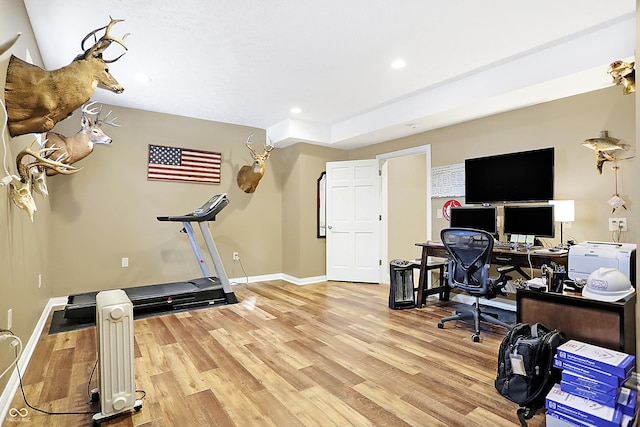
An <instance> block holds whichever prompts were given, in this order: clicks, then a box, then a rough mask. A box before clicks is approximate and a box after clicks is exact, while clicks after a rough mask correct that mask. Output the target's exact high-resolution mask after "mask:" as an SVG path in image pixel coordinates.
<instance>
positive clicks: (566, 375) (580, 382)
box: [562, 369, 622, 398]
mask: <svg viewBox="0 0 640 427" xmlns="http://www.w3.org/2000/svg"><path fill="white" fill-rule="evenodd" d="M616 378H617V377H616ZM562 382H564V383H566V384H569V385H573V386H576V387H581V388H586V389H588V390H591V391H594V392H597V393H602V394H608V395H610V396H611V397H614V398H615V397H618V395H619V394H620V389H621V388H622V387H620V386H619V385H616V384H610V383H606V382H603V381H598V380H596V379H594V378H589V377H586V376H584V375H581V374H580V373H578V372H575V371H572V370H571V369H563V370H562Z"/></svg>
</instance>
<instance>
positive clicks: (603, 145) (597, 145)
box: [582, 130, 635, 175]
mask: <svg viewBox="0 0 640 427" xmlns="http://www.w3.org/2000/svg"><path fill="white" fill-rule="evenodd" d="M582 145H584V146H585V147H587V148H590V149H592V150H593V151H595V152H596V169H597V170H598V173H599V174H600V175H602V165H604V162H617V161H619V160H628V159H632V158H633V157H635V156H631V157H625V158H618V157H616V156H615V155H614V153H615V152H616V151H629V149H630V148H631V146H630V145H628V144H621V143H620V140H619V139H618V138H612V137H610V136H609V132H608V131H606V130H603V131H602V132H600V137H598V138H589V139H585V141H584V142H583V143H582Z"/></svg>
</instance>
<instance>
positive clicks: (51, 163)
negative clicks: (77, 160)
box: [11, 139, 80, 222]
mask: <svg viewBox="0 0 640 427" xmlns="http://www.w3.org/2000/svg"><path fill="white" fill-rule="evenodd" d="M36 141H37V140H35V139H34V140H33V141H32V142H31V144H29V146H28V147H27V148H25V149H24V150H22V151H21V152H19V153H18V155H17V156H16V169H17V170H18V174H19V175H20V176H19V177H18V176H15V175H13V176H12V178H13V181H12V182H11V200H13V203H15V204H16V206H18V207H19V208H20V209H23V210H24V211H26V212H27V213H28V214H29V219H31V222H33V214H34V213H35V211H36V203H35V201H34V200H33V196H32V194H31V188H32V187H33V186H34V185H36V184H37V187H36V191H38V192H39V193H40V194H42V195H43V196H45V195H47V194H48V191H47V187H46V182H45V181H44V179H42V180H41V181H40V182H37V183H36V184H34V176H35V177H37V176H38V175H40V176H41V175H42V174H41V173H40V174H39V173H38V172H36V171H37V170H41V168H47V169H55V170H56V171H57V172H58V173H62V174H65V175H69V174H72V173H76V172H78V171H79V170H80V169H77V168H74V167H73V166H70V165H68V164H66V163H63V162H60V161H56V160H52V159H48V158H47V157H46V156H47V155H50V154H51V151H53V150H55V148H42V149H40V150H38V151H33V150H32V149H31V147H33V144H34V143H35V142H36ZM27 155H31V156H33V157H35V159H36V161H34V162H31V163H24V162H23V161H22V159H23V158H24V157H25V156H27Z"/></svg>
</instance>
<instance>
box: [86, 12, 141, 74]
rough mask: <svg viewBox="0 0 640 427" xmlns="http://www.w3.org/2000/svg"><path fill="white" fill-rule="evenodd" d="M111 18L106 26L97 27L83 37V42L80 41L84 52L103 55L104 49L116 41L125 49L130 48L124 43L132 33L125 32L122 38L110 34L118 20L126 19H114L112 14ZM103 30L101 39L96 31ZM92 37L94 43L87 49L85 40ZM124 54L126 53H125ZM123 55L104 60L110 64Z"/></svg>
mask: <svg viewBox="0 0 640 427" xmlns="http://www.w3.org/2000/svg"><path fill="white" fill-rule="evenodd" d="M109 19H111V21H110V22H109V24H107V25H106V26H104V27H100V28H97V29H95V30H93V31H91V32H90V33H89V34H87V35H86V36H85V38H83V39H82V42H81V43H80V47H81V48H82V50H83V51H84V52H86V53H90V54H91V55H92V56H98V55H101V54H102V52H104V50H105V49H106V48H108V47H109V45H111V42H116V43H118V44H119V45H120V46H122V47H123V48H124V50H129V49H128V48H127V46H126V45H125V44H124V41H125V40H126V38H127V36H128V35H129V34H130V33H126V34H125V35H124V36H123V37H122V38H121V39H118V38H115V37H113V36H112V35H111V34H109V31H110V30H111V28H112V27H113V26H114V25H116V24H117V23H118V22H122V21H124V19H113V18H112V17H111V16H109ZM102 30H105V32H104V35H103V36H102V37H100V39H99V40H98V39H97V37H96V33H97V32H98V31H102ZM91 37H93V40H94V44H93V46H91V47H90V48H89V49H88V50H87V49H85V47H84V44H85V42H86V41H87V40H88V39H89V38H91ZM86 53H85V55H86ZM125 53H126V52H125ZM122 55H124V53H123V54H122ZM122 55H120V56H118V57H117V58H115V59H111V60H106V59H103V61H104V62H105V63H107V64H110V63H112V62H115V61H117V60H118V59H120V58H121V57H122Z"/></svg>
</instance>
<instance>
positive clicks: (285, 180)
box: [278, 144, 346, 278]
mask: <svg viewBox="0 0 640 427" xmlns="http://www.w3.org/2000/svg"><path fill="white" fill-rule="evenodd" d="M282 159H284V161H285V164H283V165H282V167H280V168H279V172H278V173H279V175H280V176H282V180H281V182H282V185H283V189H282V194H283V195H282V198H283V202H282V211H283V212H282V230H283V237H282V238H283V242H284V244H283V254H282V263H283V270H282V272H283V273H284V274H287V275H289V276H292V277H294V278H309V277H317V276H324V274H325V266H326V256H325V251H326V239H323V238H320V239H319V238H317V231H316V230H317V189H316V188H317V186H316V183H317V180H318V178H319V177H320V174H321V173H322V172H324V171H325V169H326V168H325V165H326V162H328V161H338V160H345V159H346V152H344V151H342V150H336V149H333V148H326V147H320V146H316V145H309V144H296V145H294V146H292V147H290V148H287V149H285V150H283V156H282Z"/></svg>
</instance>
